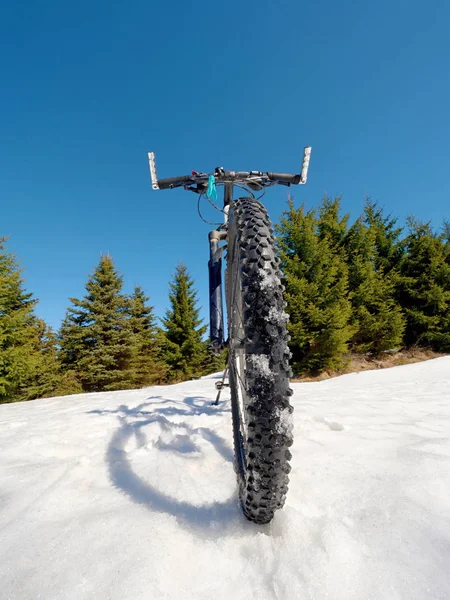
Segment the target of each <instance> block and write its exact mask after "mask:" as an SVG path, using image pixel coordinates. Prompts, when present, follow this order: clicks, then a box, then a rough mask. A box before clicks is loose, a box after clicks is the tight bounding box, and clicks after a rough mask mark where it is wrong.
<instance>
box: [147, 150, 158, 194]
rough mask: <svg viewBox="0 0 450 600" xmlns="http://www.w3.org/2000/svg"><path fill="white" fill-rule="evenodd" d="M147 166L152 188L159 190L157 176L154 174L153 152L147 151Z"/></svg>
mask: <svg viewBox="0 0 450 600" xmlns="http://www.w3.org/2000/svg"><path fill="white" fill-rule="evenodd" d="M148 166H149V167H150V179H151V180H152V188H153V189H154V190H159V185H158V176H157V175H156V161H155V153H154V152H149V153H148Z"/></svg>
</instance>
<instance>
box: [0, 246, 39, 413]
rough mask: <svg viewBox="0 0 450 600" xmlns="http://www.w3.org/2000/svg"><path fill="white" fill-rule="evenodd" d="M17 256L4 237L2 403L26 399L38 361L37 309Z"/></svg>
mask: <svg viewBox="0 0 450 600" xmlns="http://www.w3.org/2000/svg"><path fill="white" fill-rule="evenodd" d="M35 304H36V300H33V299H32V295H31V294H29V293H27V292H26V291H25V288H24V281H23V278H22V271H21V269H20V266H19V263H18V261H17V259H16V257H15V256H14V255H13V254H12V253H10V252H8V251H7V249H6V238H0V402H14V401H17V400H23V399H24V398H25V396H26V389H27V385H28V384H29V382H30V378H31V377H32V376H33V373H34V369H35V364H36V362H38V356H37V351H36V344H35V342H36V329H35V317H34V314H33V308H34V306H35Z"/></svg>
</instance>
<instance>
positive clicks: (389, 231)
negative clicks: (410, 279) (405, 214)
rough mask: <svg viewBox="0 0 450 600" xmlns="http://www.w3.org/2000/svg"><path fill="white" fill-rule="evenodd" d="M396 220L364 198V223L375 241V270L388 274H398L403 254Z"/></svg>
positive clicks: (400, 231)
mask: <svg viewBox="0 0 450 600" xmlns="http://www.w3.org/2000/svg"><path fill="white" fill-rule="evenodd" d="M397 222H398V219H397V218H395V217H392V215H385V214H384V210H383V208H382V207H380V206H379V205H378V203H377V202H374V201H372V200H371V199H370V198H366V201H365V204H364V223H365V225H366V227H367V228H368V229H369V230H370V231H371V235H373V237H374V239H375V247H376V254H375V269H376V270H377V271H378V270H380V269H382V270H383V272H384V273H385V274H386V273H390V271H392V270H394V271H395V272H398V269H399V267H400V261H401V258H402V254H403V247H402V242H401V234H402V231H403V229H402V227H398V226H397Z"/></svg>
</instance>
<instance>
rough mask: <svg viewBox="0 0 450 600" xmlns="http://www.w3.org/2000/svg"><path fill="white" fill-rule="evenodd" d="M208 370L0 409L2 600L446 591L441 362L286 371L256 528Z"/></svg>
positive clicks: (225, 406) (449, 582) (445, 425)
mask: <svg viewBox="0 0 450 600" xmlns="http://www.w3.org/2000/svg"><path fill="white" fill-rule="evenodd" d="M217 377H218V375H215V376H211V377H209V378H204V379H202V380H198V381H190V382H187V383H183V384H180V385H174V386H167V387H154V388H147V389H143V390H138V391H124V392H114V393H103V394H90V395H79V396H72V397H65V398H56V399H47V400H37V401H34V402H29V403H20V404H15V405H4V406H0V450H1V454H0V456H1V460H0V481H1V490H0V582H1V587H0V590H1V592H0V596H1V598H2V600H9V599H11V600H12V599H14V600H27V599H33V600H35V599H43V600H53V599H55V600H56V599H58V600H59V599H73V600H84V599H101V600H106V599H110V600H123V599H131V600H141V599H152V600H158V599H172V598H174V599H183V600H184V599H191V598H192V599H193V598H195V599H196V600H203V599H205V600H206V599H208V600H209V599H211V598H214V600H219V599H230V598H232V599H237V600H243V599H245V600H250V599H255V598H257V599H258V600H265V599H272V598H277V599H301V600H303V599H305V600H306V599H311V600H312V599H314V600H325V599H328V600H330V599H331V600H370V599H387V600H400V599H405V600H418V599H427V600H430V599H433V600H444V599H446V600H448V599H449V598H450V568H449V565H450V420H449V418H450V357H444V358H439V359H436V360H433V361H428V362H424V363H419V364H415V365H408V366H402V367H396V368H393V369H389V370H379V371H371V372H365V373H360V374H353V375H345V376H343V377H339V378H336V379H331V380H328V381H323V382H318V383H303V384H293V386H292V387H293V389H294V392H295V393H294V396H293V397H292V401H293V404H294V406H295V412H294V424H295V442H294V446H293V447H292V453H293V460H292V467H293V469H292V473H291V485H290V491H289V494H288V500H287V503H286V506H285V508H284V509H283V510H282V511H279V512H278V513H277V516H276V518H275V519H274V521H273V523H272V524H271V525H269V526H255V525H252V524H251V523H248V522H247V521H245V519H244V518H243V517H242V515H241V512H240V509H239V505H238V501H237V497H236V482H235V475H234V472H233V466H232V442H231V439H232V438H231V417H230V405H229V400H228V396H226V395H225V392H224V395H225V399H224V401H223V402H222V403H221V404H220V405H219V406H218V407H213V406H211V404H210V403H211V400H212V399H213V398H214V397H215V394H216V391H215V389H214V381H215V379H217Z"/></svg>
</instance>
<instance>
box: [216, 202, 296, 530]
mask: <svg viewBox="0 0 450 600" xmlns="http://www.w3.org/2000/svg"><path fill="white" fill-rule="evenodd" d="M272 232H273V229H272V228H271V225H270V221H269V218H268V216H267V212H266V210H265V208H264V207H263V205H262V204H260V203H259V202H258V201H257V200H255V199H252V198H240V199H239V200H236V201H235V202H233V203H232V204H231V205H230V210H229V220H228V266H227V275H226V288H227V310H228V327H229V380H230V391H231V407H232V418H233V435H234V450H235V468H236V472H237V478H238V485H239V496H240V500H241V504H242V507H243V511H244V514H245V516H246V517H247V518H248V519H249V520H250V521H254V522H255V523H268V522H270V521H271V520H272V518H273V516H274V512H275V511H276V510H277V509H278V508H281V507H282V506H283V505H284V502H285V499H286V493H287V490H288V482H289V478H288V473H289V471H290V466H289V460H290V458H291V453H290V451H289V449H288V448H289V446H291V445H292V411H293V409H292V406H291V405H290V403H289V396H290V395H291V393H292V392H291V390H290V388H289V376H290V375H291V372H290V368H289V357H290V352H289V349H288V344H287V342H288V335H287V329H286V322H287V318H288V317H287V315H286V313H285V312H284V307H285V303H284V301H283V293H282V285H281V281H280V275H281V273H280V271H279V269H278V263H279V261H278V258H277V256H276V252H275V247H274V242H275V240H274V237H273V235H272Z"/></svg>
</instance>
